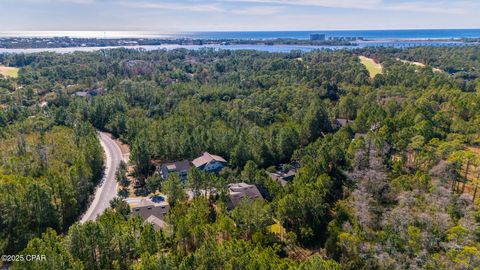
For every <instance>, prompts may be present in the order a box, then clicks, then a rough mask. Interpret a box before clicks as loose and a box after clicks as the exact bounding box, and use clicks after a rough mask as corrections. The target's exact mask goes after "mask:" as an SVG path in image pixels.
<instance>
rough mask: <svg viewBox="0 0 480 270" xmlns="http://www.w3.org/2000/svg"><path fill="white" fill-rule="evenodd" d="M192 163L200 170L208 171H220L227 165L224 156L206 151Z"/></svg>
mask: <svg viewBox="0 0 480 270" xmlns="http://www.w3.org/2000/svg"><path fill="white" fill-rule="evenodd" d="M192 163H193V165H194V166H195V167H197V168H198V169H199V170H203V171H206V172H219V171H221V170H222V169H223V168H224V167H225V165H227V161H226V160H225V159H224V158H223V157H221V156H216V155H212V154H210V153H208V152H204V153H203V154H202V156H200V157H198V158H196V159H194V160H193V161H192Z"/></svg>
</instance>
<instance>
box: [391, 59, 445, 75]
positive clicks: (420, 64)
mask: <svg viewBox="0 0 480 270" xmlns="http://www.w3.org/2000/svg"><path fill="white" fill-rule="evenodd" d="M397 60H399V61H401V62H402V63H404V64H410V65H414V66H417V67H422V68H424V67H426V66H427V65H425V64H424V63H420V62H414V61H407V60H402V59H400V58H397ZM432 69H433V71H435V72H443V71H442V70H441V69H438V68H432Z"/></svg>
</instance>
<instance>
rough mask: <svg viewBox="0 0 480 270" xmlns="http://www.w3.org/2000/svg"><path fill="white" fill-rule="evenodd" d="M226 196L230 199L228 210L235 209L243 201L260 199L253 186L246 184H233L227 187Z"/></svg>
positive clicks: (260, 195)
mask: <svg viewBox="0 0 480 270" xmlns="http://www.w3.org/2000/svg"><path fill="white" fill-rule="evenodd" d="M228 191H229V194H228V196H229V197H230V205H229V208H230V209H233V208H235V207H236V206H237V205H238V204H239V203H240V202H241V201H242V200H243V199H249V200H256V199H262V200H263V197H262V194H260V191H258V188H257V187H256V186H255V185H249V184H246V183H235V184H230V185H228Z"/></svg>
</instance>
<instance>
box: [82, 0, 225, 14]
mask: <svg viewBox="0 0 480 270" xmlns="http://www.w3.org/2000/svg"><path fill="white" fill-rule="evenodd" d="M80 1H82V0H80ZM86 1H88V0H86ZM119 4H120V5H123V6H127V7H132V8H142V9H160V10H162V9H163V10H176V11H193V12H222V11H224V9H223V8H222V7H221V6H220V5H219V4H216V3H214V4H204V3H199V2H183V3H182V2H180V1H178V2H141V1H140V2H137V1H135V2H133V1H132V2H130V1H122V2H120V3H119Z"/></svg>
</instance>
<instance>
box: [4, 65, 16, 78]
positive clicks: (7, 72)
mask: <svg viewBox="0 0 480 270" xmlns="http://www.w3.org/2000/svg"><path fill="white" fill-rule="evenodd" d="M18 70H19V69H18V68H16V67H5V66H0V74H1V75H3V76H6V77H14V78H16V77H18Z"/></svg>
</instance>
